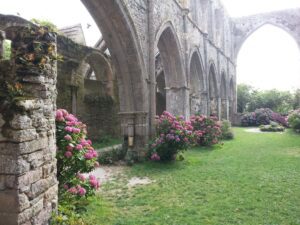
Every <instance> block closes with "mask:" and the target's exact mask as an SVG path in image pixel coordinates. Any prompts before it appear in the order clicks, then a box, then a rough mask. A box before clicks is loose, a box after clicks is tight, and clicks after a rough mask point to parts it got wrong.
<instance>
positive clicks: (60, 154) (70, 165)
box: [56, 109, 99, 199]
mask: <svg viewBox="0 0 300 225" xmlns="http://www.w3.org/2000/svg"><path fill="white" fill-rule="evenodd" d="M85 138H86V126H85V124H83V123H82V122H80V121H78V119H77V118H76V117H75V116H74V115H72V114H69V113H68V112H67V111H66V110H64V109H59V110H57V112H56V144H57V155H56V157H57V178H58V181H59V194H60V196H61V197H62V198H68V199H72V198H73V199H78V198H81V197H83V196H85V197H87V196H90V195H93V194H94V191H95V190H96V189H98V188H99V182H98V181H97V180H96V178H95V177H93V176H90V177H85V176H83V175H82V173H88V172H90V171H92V170H93V169H94V168H95V167H97V166H99V164H98V162H97V161H96V160H97V156H98V155H97V152H96V151H95V150H94V148H93V147H92V145H91V144H92V143H91V141H90V140H86V139H85Z"/></svg>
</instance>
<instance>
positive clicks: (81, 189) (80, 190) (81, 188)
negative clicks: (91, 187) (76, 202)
mask: <svg viewBox="0 0 300 225" xmlns="http://www.w3.org/2000/svg"><path fill="white" fill-rule="evenodd" d="M77 190H78V192H77V193H78V195H80V196H84V195H85V194H86V190H85V188H83V187H81V186H79V185H78V186H77Z"/></svg>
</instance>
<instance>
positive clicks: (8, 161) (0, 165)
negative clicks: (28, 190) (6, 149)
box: [0, 155, 18, 174]
mask: <svg viewBox="0 0 300 225" xmlns="http://www.w3.org/2000/svg"><path fill="white" fill-rule="evenodd" d="M0 171H1V173H2V174H17V172H18V159H17V158H16V157H14V156H10V155H0Z"/></svg>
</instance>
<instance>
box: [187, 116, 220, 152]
mask: <svg viewBox="0 0 300 225" xmlns="http://www.w3.org/2000/svg"><path fill="white" fill-rule="evenodd" d="M191 124H192V126H193V128H194V134H195V138H196V142H197V144H198V145H202V146H210V145H213V144H217V143H218V142H219V139H220V137H221V127H220V123H219V122H218V118H217V117H215V116H211V117H206V116H204V115H196V116H192V117H191Z"/></svg>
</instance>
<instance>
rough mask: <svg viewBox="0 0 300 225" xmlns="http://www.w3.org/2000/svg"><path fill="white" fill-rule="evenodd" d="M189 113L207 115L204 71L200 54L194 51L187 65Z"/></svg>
mask: <svg viewBox="0 0 300 225" xmlns="http://www.w3.org/2000/svg"><path fill="white" fill-rule="evenodd" d="M189 74H190V75H189V77H190V113H191V115H195V114H196V113H200V114H207V95H206V92H205V83H204V71H203V64H202V61H201V58H200V54H199V53H198V51H197V50H194V51H193V53H192V56H191V59H190V63H189Z"/></svg>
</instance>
